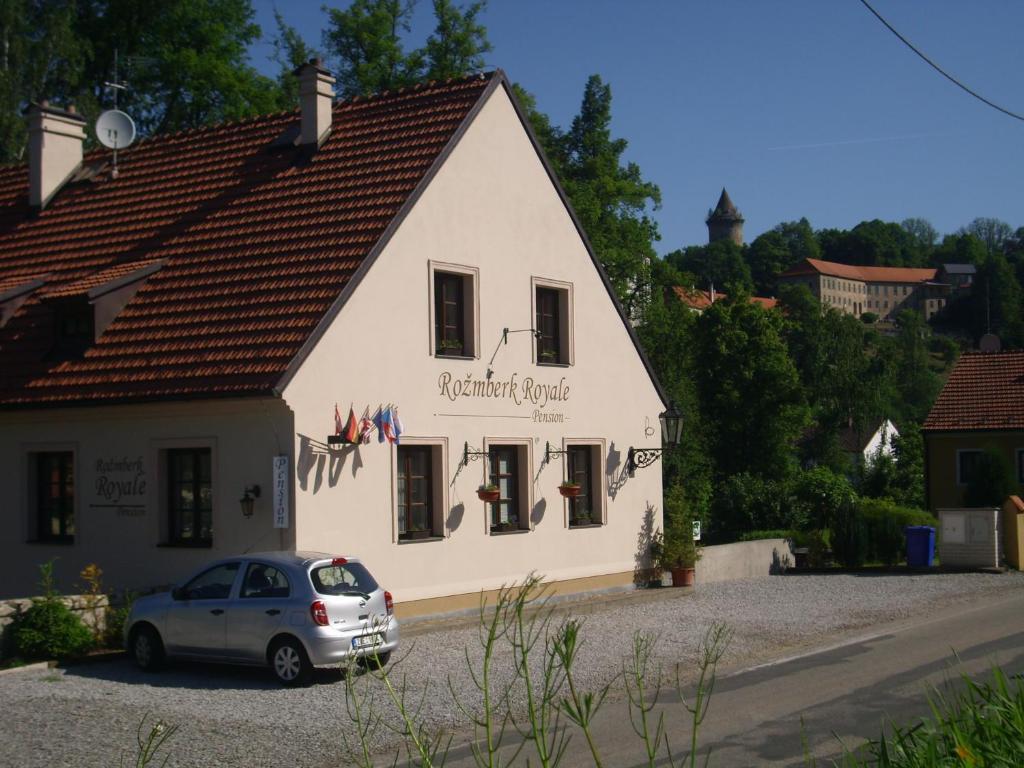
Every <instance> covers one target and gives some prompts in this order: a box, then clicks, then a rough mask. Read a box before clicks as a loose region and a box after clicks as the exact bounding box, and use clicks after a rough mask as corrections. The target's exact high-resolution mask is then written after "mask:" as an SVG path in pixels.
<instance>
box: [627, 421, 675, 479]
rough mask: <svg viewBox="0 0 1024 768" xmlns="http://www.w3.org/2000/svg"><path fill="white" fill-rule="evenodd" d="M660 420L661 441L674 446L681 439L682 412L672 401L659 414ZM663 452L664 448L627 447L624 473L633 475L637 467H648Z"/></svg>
mask: <svg viewBox="0 0 1024 768" xmlns="http://www.w3.org/2000/svg"><path fill="white" fill-rule="evenodd" d="M658 420H659V421H660V422H661V442H662V443H664V444H665V445H667V446H676V445H679V443H681V442H682V440H683V414H682V413H680V411H679V408H678V407H676V404H675V403H672V404H671V405H670V406H669V408H668V410H667V411H665V412H664V413H662V414H659V416H658ZM664 452H665V449H664V448H634V447H633V446H630V447H629V452H628V453H627V454H626V473H627V474H628V475H629V476H630V477H633V476H634V474H635V473H636V471H637V469H643V468H644V467H649V466H651V464H653V463H654V462H656V461H657V460H658V459H660V458H661V455H662V454H663V453H664Z"/></svg>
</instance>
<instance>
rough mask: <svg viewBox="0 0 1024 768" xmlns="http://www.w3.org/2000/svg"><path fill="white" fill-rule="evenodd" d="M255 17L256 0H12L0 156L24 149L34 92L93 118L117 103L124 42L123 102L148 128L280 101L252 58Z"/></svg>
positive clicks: (237, 114)
mask: <svg viewBox="0 0 1024 768" xmlns="http://www.w3.org/2000/svg"><path fill="white" fill-rule="evenodd" d="M253 19H254V13H253V9H252V5H251V2H250V0H91V1H90V0H79V2H74V1H73V0H45V1H40V2H31V1H30V0H3V2H2V4H0V42H2V43H4V52H5V53H4V61H3V66H2V67H0V69H2V75H0V98H2V99H3V105H2V106H3V117H2V118H0V160H3V161H12V160H19V159H21V158H22V156H23V152H24V147H25V125H24V118H23V117H22V116H21V115H20V111H21V109H22V108H23V107H24V106H26V105H27V103H28V102H29V101H30V100H39V99H42V98H47V99H49V100H50V101H51V103H54V104H57V105H61V106H63V105H66V104H71V103H73V104H75V105H76V106H77V107H78V110H79V111H80V112H81V113H82V114H83V115H84V116H85V117H86V118H87V119H88V120H89V121H90V122H91V121H92V120H93V119H95V117H96V116H97V114H98V113H99V111H100V110H101V109H103V108H105V107H107V106H111V104H112V98H111V95H110V93H109V90H108V89H107V88H106V87H105V86H104V82H106V81H112V80H114V61H115V52H116V58H117V62H118V69H117V79H118V80H121V81H127V82H128V83H129V88H128V89H127V90H125V91H121V92H120V94H119V97H118V106H119V107H120V108H122V109H124V110H125V111H127V112H128V113H129V114H131V115H132V117H133V118H134V119H135V122H136V123H137V125H138V126H139V130H140V133H142V134H143V135H145V134H152V133H159V132H164V131H177V130H183V129H187V128H195V127H198V126H201V125H205V124H208V123H211V122H218V121H222V120H233V119H238V118H242V117H246V116H249V115H253V114H260V113H263V112H270V111H273V110H274V109H276V108H277V106H278V104H279V96H278V90H277V88H276V87H275V84H274V82H273V81H272V80H270V79H269V78H266V77H263V76H262V75H260V74H259V73H257V72H256V70H255V69H253V67H252V66H250V64H249V57H248V50H249V46H250V45H251V44H252V43H254V42H255V41H256V40H258V39H259V37H260V28H259V26H258V25H257V24H255V23H254V21H253Z"/></svg>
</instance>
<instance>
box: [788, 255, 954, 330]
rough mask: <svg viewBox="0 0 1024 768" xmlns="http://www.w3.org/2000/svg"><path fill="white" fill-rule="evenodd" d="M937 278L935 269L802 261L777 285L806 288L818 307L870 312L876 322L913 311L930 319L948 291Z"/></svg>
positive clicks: (845, 311) (939, 308)
mask: <svg viewBox="0 0 1024 768" xmlns="http://www.w3.org/2000/svg"><path fill="white" fill-rule="evenodd" d="M937 275H938V270H937V269H912V268H909V267H859V266H855V265H852V264H838V263H836V262H832V261H822V260H820V259H804V260H803V261H802V262H801V263H800V264H797V265H796V266H795V267H791V268H790V269H788V270H786V271H785V272H783V273H782V274H781V275H779V284H780V285H803V286H806V287H807V289H808V290H809V291H810V292H811V293H812V294H813V295H814V297H815V298H816V299H818V301H820V302H821V303H822V304H827V305H828V306H830V307H834V308H835V309H837V310H839V311H840V312H843V313H845V314H848V315H853V316H854V317H857V318H859V317H861V315H864V314H865V313H868V312H870V313H871V314H874V315H876V316H877V317H878V318H879V319H880V320H895V319H896V316H897V315H898V314H899V313H900V312H901V311H902V310H904V309H913V310H916V311H918V312H920V313H922V314H923V315H924V317H925V319H930V318H931V317H932V316H933V315H934V314H935V313H936V312H938V311H939V310H941V309H942V308H943V307H944V306H945V305H946V301H947V297H948V296H949V292H950V286H949V285H948V284H946V283H941V282H939V281H938V279H937Z"/></svg>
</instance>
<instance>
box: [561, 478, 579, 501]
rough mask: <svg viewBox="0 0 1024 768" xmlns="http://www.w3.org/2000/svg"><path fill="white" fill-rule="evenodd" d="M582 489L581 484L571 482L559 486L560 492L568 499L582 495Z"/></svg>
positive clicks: (567, 481)
mask: <svg viewBox="0 0 1024 768" xmlns="http://www.w3.org/2000/svg"><path fill="white" fill-rule="evenodd" d="M581 490H582V489H581V487H580V484H579V483H573V482H571V481H569V480H566V481H565V482H563V483H562V484H561V485H560V486H558V492H559V493H560V494H562V495H563V496H564V497H565V498H567V499H575V498H576V497H577V496H579V495H580V491H581Z"/></svg>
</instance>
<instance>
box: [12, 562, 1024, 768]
mask: <svg viewBox="0 0 1024 768" xmlns="http://www.w3.org/2000/svg"><path fill="white" fill-rule="evenodd" d="M1022 587H1024V575H1022V574H1018V573H1011V574H1005V575H989V574H952V575H946V574H943V575H932V574H929V575H914V576H910V575H906V576H903V575H887V576H851V575H829V576H803V575H801V576H795V575H791V576H784V577H772V578H766V579H757V580H746V581H735V582H725V583H720V584H708V585H703V586H700V587H699V588H697V589H696V590H692V591H691V590H685V591H684V590H671V589H663V590H650V591H643V592H629V593H616V594H612V595H607V596H604V597H601V598H597V599H584V600H581V601H576V602H566V603H561V604H559V607H558V610H559V612H560V613H563V612H572V613H573V614H574V615H582V616H583V617H584V618H585V624H584V630H583V637H584V646H583V648H582V649H581V651H580V655H579V661H578V666H577V674H578V677H579V682H580V683H582V684H583V685H586V686H590V687H598V686H600V685H602V684H604V683H607V682H608V681H610V680H611V679H612V678H613V677H614V676H615V675H616V674H617V673H618V672H619V671H620V670H621V666H622V661H623V658H624V657H625V656H627V655H628V653H629V646H630V637H631V634H632V632H633V630H634V629H642V630H645V631H651V632H654V633H656V634H657V635H658V637H659V641H658V646H657V652H658V657H659V661H660V662H661V663H662V664H664V665H665V666H666V667H668V668H671V667H672V666H673V665H674V664H675V662H677V661H682V662H684V665H683V667H682V670H683V675H684V676H685V675H686V673H687V671H688V670H689V669H691V667H690V664H691V663H692V659H693V658H694V656H695V650H696V648H697V645H698V643H699V642H700V640H701V638H702V636H703V634H704V632H705V630H706V628H707V627H708V626H709V624H710V623H711V622H713V621H724V622H726V623H727V624H728V625H729V626H730V627H731V628H732V629H733V630H734V632H735V634H734V638H733V642H732V644H731V646H730V648H729V651H728V653H727V655H726V657H725V659H724V662H723V663H724V664H725V666H726V667H737V666H746V665H748V664H752V663H756V662H758V661H762V660H765V659H768V658H772V657H778V656H780V655H782V654H784V653H787V652H792V650H794V649H799V648H806V647H810V646H814V645H819V644H825V643H826V642H828V641H829V640H830V639H831V638H833V637H834V636H835V635H837V634H839V633H842V632H845V631H849V630H853V629H857V628H863V627H868V626H871V625H875V624H880V623H884V622H887V621H892V620H896V619H900V618H905V617H909V616H915V615H922V614H927V613H928V611H929V610H930V609H934V608H937V607H938V606H940V605H941V606H943V607H948V606H949V604H950V603H955V602H960V601H971V600H977V599H984V598H985V597H986V596H988V597H998V595H999V594H1000V593H1003V592H1006V591H1009V590H1017V589H1020V588H1022ZM403 642H404V649H403V652H404V653H405V654H406V657H405V660H404V661H403V662H402V663H401V664H400V665H399V667H398V668H397V674H395V675H394V677H395V678H400V677H401V676H402V675H403V674H404V675H405V677H406V684H407V688H408V690H409V691H410V693H412V694H423V693H425V695H424V696H423V707H424V710H423V711H424V714H425V715H426V716H427V719H428V721H429V723H430V724H431V725H432V726H448V727H453V728H457V727H460V726H461V724H462V722H463V721H462V720H461V718H459V717H457V713H458V710H457V707H455V706H454V703H453V701H452V697H451V694H450V693H449V691H448V688H447V682H446V677H449V676H450V678H451V680H452V684H453V686H454V688H455V689H456V690H457V691H458V692H459V694H460V696H462V697H464V701H466V702H468V703H470V704H472V703H473V702H474V701H475V698H474V694H475V688H473V685H472V682H471V680H470V678H469V675H468V673H467V671H466V670H467V668H466V661H465V657H464V652H463V649H464V648H466V647H468V648H469V649H470V656H471V658H473V659H479V656H480V654H479V652H478V649H479V645H478V641H477V629H476V626H475V624H472V623H471V621H470V620H468V619H461V618H460V619H452V620H444V621H438V620H431V621H420V622H415V623H409V624H408V625H406V626H405V628H404V629H403ZM503 657H507V654H503ZM502 660H503V661H506V662H507V658H503V659H502ZM503 672H504V673H505V674H507V663H506V664H504V665H499V671H498V674H499V676H500V675H501V674H502V673H503ZM375 685H377V690H378V693H380V691H381V689H380V686H379V684H377V683H375ZM613 696H614V694H613ZM606 706H615V704H613V703H609V704H606ZM0 708H2V711H3V713H4V715H3V723H4V725H3V731H2V733H3V737H2V749H0V765H2V766H19V767H31V766H55V765H62V766H64V765H66V766H76V767H80V766H94V765H95V766H116V765H118V761H119V759H120V756H121V754H122V752H124V753H126V754H127V755H128V756H129V757H130V758H131V760H130V762H131V763H132V764H134V745H135V735H136V730H137V728H138V725H139V722H140V720H141V719H142V718H143V717H144V716H146V715H148V716H149V717H150V718H151V719H153V718H160V719H162V720H164V721H165V722H167V723H172V724H176V725H178V726H179V727H180V731H179V732H178V733H177V734H176V735H175V736H174V738H173V739H172V740H171V742H170V743H169V746H170V759H169V761H168V763H167V765H168V766H247V767H249V766H252V767H255V766H342V765H347V764H349V762H350V761H348V760H347V759H346V758H345V754H346V753H345V750H344V746H343V744H344V740H345V736H346V735H348V736H351V734H352V732H353V731H352V727H351V725H350V724H349V720H348V717H347V715H346V708H345V682H344V680H343V678H342V675H341V672H340V671H339V670H321V671H318V673H317V677H316V681H315V683H314V685H313V686H311V687H310V688H306V689H300V690H288V689H282V688H280V687H279V686H278V685H277V684H276V683H275V682H274V681H273V680H272V679H271V678H270V675H269V673H264V672H262V671H261V670H253V669H243V668H232V667H222V666H210V665H199V664H178V665H174V666H172V667H171V668H170V669H168V670H167V671H165V672H162V673H159V674H155V675H147V674H143V673H141V672H139V671H137V670H136V669H135V668H134V666H133V665H132V664H131V663H130V662H129V661H127V660H123V659H121V660H116V661H108V662H101V663H92V664H85V665H79V666H73V667H69V668H67V669H58V670H52V671H32V672H23V673H18V674H7V675H3V676H0ZM389 740H390V742H391V743H394V741H395V738H394V737H393V736H391V735H390V734H388V733H386V732H385V733H380V734H378V745H379V746H381V747H386V746H387V745H388V742H389ZM126 762H129V761H126Z"/></svg>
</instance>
